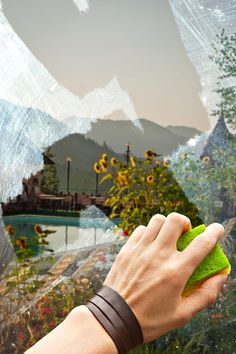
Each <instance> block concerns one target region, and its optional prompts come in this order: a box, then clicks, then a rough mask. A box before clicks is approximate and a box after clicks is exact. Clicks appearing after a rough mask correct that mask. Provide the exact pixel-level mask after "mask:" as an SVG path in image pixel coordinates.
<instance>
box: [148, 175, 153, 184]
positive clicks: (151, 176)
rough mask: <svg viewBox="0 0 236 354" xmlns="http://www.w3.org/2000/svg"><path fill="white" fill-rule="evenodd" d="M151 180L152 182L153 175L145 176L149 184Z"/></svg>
mask: <svg viewBox="0 0 236 354" xmlns="http://www.w3.org/2000/svg"><path fill="white" fill-rule="evenodd" d="M153 182H154V176H153V175H149V176H147V183H148V184H150V185H151V184H153Z"/></svg>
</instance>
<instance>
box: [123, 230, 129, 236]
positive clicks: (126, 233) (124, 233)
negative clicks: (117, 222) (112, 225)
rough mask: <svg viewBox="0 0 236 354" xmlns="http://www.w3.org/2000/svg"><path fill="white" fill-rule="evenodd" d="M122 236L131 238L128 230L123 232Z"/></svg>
mask: <svg viewBox="0 0 236 354" xmlns="http://www.w3.org/2000/svg"><path fill="white" fill-rule="evenodd" d="M121 235H122V236H124V237H127V236H129V233H128V231H127V230H123V231H122V233H121Z"/></svg>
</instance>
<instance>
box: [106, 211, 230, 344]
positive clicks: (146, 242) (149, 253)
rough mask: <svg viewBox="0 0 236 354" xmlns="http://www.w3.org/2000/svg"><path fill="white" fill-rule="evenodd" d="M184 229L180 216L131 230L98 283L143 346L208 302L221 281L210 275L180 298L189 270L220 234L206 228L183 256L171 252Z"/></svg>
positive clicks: (217, 226)
mask: <svg viewBox="0 0 236 354" xmlns="http://www.w3.org/2000/svg"><path fill="white" fill-rule="evenodd" d="M190 229H191V223H190V220H189V219H188V218H187V217H186V216H184V215H181V214H177V213H171V214H169V215H168V216H167V217H164V216H162V215H159V214H157V215H155V216H153V217H152V219H151V220H150V222H149V224H148V226H147V227H145V226H139V227H138V228H136V229H135V231H134V232H133V234H132V235H131V236H130V238H129V240H128V241H127V242H126V244H125V245H124V246H123V247H122V249H121V251H120V253H119V254H118V256H117V258H116V260H115V262H114V264H113V266H112V268H111V270H110V272H109V273H108V276H107V278H106V280H105V282H104V285H107V286H109V287H111V288H113V289H114V290H116V291H117V292H118V293H119V294H120V295H121V296H122V297H123V298H124V299H125V301H126V302H127V303H128V305H129V306H130V308H131V309H132V311H133V312H134V314H135V315H136V317H137V319H138V321H139V323H140V326H141V328H142V331H143V336H144V341H145V342H149V341H151V340H153V339H156V338H158V337H159V336H161V335H162V334H164V333H166V332H168V331H170V330H171V329H174V328H177V327H179V326H182V325H184V324H185V323H186V322H188V321H189V320H190V319H191V318H192V317H193V316H194V315H195V314H197V313H198V312H199V311H201V310H202V309H204V308H205V307H207V306H209V305H210V304H212V303H214V302H215V301H216V298H217V296H218V293H219V291H220V289H221V287H222V284H223V283H224V282H225V280H226V278H227V276H226V275H222V274H221V275H216V276H214V277H211V278H210V279H208V280H206V281H204V283H203V284H202V285H201V286H200V287H199V289H197V290H195V292H194V293H192V294H191V295H189V296H187V297H183V296H182V295H181V294H182V291H183V289H184V287H185V284H186V283H187V280H188V279H189V277H190V276H191V274H192V273H193V271H194V270H195V269H196V267H197V266H198V264H199V263H200V262H201V261H202V260H203V259H204V258H205V257H206V256H207V254H208V253H210V251H211V250H212V249H213V247H214V246H215V244H216V242H217V241H218V240H219V239H220V238H221V236H222V235H223V233H224V228H223V226H222V225H220V224H211V225H210V226H208V227H207V229H206V230H205V232H204V233H202V234H201V235H199V236H197V237H196V238H195V239H194V240H193V241H192V242H191V244H190V245H189V246H188V247H187V248H186V249H185V250H184V251H182V252H179V251H177V249H176V242H177V240H178V238H179V236H180V235H181V234H183V233H184V232H187V231H189V230H190Z"/></svg>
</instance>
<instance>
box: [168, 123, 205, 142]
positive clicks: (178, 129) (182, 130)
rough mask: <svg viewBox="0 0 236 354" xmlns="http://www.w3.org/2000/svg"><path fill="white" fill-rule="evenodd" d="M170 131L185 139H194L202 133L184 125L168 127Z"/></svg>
mask: <svg viewBox="0 0 236 354" xmlns="http://www.w3.org/2000/svg"><path fill="white" fill-rule="evenodd" d="M166 128H167V129H168V130H169V131H171V132H172V133H174V134H176V135H178V136H181V137H185V138H188V139H190V138H192V137H194V136H195V135H199V134H201V133H202V132H201V131H200V130H198V129H196V128H192V127H185V126H183V125H167V127H166Z"/></svg>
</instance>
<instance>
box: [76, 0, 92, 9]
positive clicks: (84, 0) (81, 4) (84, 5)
mask: <svg viewBox="0 0 236 354" xmlns="http://www.w3.org/2000/svg"><path fill="white" fill-rule="evenodd" d="M73 2H74V3H75V5H76V6H77V7H78V9H79V11H80V12H87V11H88V10H89V4H90V0H73Z"/></svg>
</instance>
